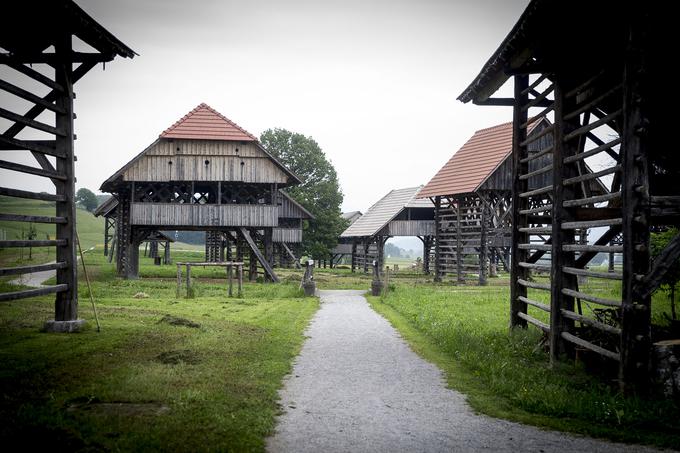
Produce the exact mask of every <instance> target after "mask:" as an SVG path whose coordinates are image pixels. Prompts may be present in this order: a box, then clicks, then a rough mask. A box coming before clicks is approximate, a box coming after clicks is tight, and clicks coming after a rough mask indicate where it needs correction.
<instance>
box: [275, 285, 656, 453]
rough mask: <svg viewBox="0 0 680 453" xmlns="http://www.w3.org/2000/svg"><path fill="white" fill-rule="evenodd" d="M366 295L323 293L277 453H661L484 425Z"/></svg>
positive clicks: (490, 421) (287, 390) (293, 381)
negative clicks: (404, 452) (462, 452)
mask: <svg viewBox="0 0 680 453" xmlns="http://www.w3.org/2000/svg"><path fill="white" fill-rule="evenodd" d="M362 293H363V292H362V291H321V301H322V305H321V309H320V310H319V311H318V312H317V314H316V315H315V317H314V319H313V320H312V323H311V324H310V326H309V328H308V330H307V335H308V336H309V339H308V340H307V341H306V342H305V344H304V346H303V348H302V352H301V353H300V356H299V357H298V358H297V360H296V362H295V365H294V369H293V373H292V374H291V375H290V376H289V377H288V378H287V379H286V382H285V386H284V389H283V390H282V391H281V405H282V408H283V409H284V413H283V415H281V416H280V417H279V418H278V424H277V429H276V433H275V434H274V435H273V437H271V438H269V439H268V440H267V449H268V450H269V451H270V452H345V451H346V452H349V451H351V452H365V451H370V452H395V451H424V452H433V451H494V452H496V451H498V452H514V453H518V452H553V451H554V452H561V453H562V452H584V451H587V452H615V451H616V452H620V451H621V452H643V451H657V450H653V449H648V448H645V447H640V446H627V445H621V444H612V443H608V442H604V441H600V440H594V439H589V438H583V437H578V436H572V435H565V434H561V433H558V432H551V431H542V430H540V429H537V428H534V427H530V426H525V425H520V424H517V423H512V422H508V421H504V420H498V419H494V418H490V417H486V416H482V415H476V414H475V413H474V412H473V411H472V410H471V409H470V407H469V406H468V404H467V403H466V402H465V396H464V395H463V394H461V393H458V392H456V391H453V390H450V389H447V388H446V384H445V382H444V378H443V376H442V373H441V371H440V370H439V369H438V368H437V367H435V366H434V365H432V364H431V363H428V362H426V361H425V360H423V359H421V358H420V357H419V356H418V355H416V354H415V353H414V352H413V351H411V349H410V348H409V347H408V345H407V344H406V343H405V342H404V341H403V340H402V338H401V337H400V336H399V334H398V333H397V331H396V330H395V329H394V328H393V327H392V326H391V325H390V324H389V323H388V322H387V321H386V320H385V319H384V318H382V317H381V316H380V315H378V314H377V313H376V312H374V311H373V310H372V309H371V308H370V306H369V305H368V303H367V302H366V300H365V299H364V297H363V296H362Z"/></svg>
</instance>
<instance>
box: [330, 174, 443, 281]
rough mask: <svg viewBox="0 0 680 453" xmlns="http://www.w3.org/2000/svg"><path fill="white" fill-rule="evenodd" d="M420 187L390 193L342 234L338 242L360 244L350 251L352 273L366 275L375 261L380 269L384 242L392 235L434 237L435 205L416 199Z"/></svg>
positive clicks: (428, 201)
mask: <svg viewBox="0 0 680 453" xmlns="http://www.w3.org/2000/svg"><path fill="white" fill-rule="evenodd" d="M421 187H422V186H418V187H409V188H406V189H397V190H392V191H391V192H389V193H388V194H387V195H385V196H384V197H383V198H381V199H380V200H378V201H377V202H376V203H375V204H374V205H373V206H371V207H370V208H369V209H368V211H366V213H365V214H363V215H362V216H361V217H358V218H357V219H356V220H355V221H354V222H353V223H352V224H351V225H350V226H349V227H347V229H346V230H345V231H343V232H342V234H341V235H340V241H344V242H345V243H348V242H351V243H353V244H357V245H359V246H358V247H353V249H352V270H354V268H355V267H359V268H363V270H364V273H368V268H369V266H371V265H372V262H373V261H374V260H376V261H377V262H378V264H379V266H380V268H381V269H382V265H383V261H384V256H383V255H384V253H383V250H384V247H385V242H387V240H388V239H389V238H390V237H392V236H421V237H428V238H429V237H431V236H432V235H433V234H434V204H433V203H432V202H431V201H430V200H427V199H418V198H417V195H418V192H419V191H420V189H421Z"/></svg>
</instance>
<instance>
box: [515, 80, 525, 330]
mask: <svg viewBox="0 0 680 453" xmlns="http://www.w3.org/2000/svg"><path fill="white" fill-rule="evenodd" d="M528 86H529V76H527V75H517V76H515V105H514V106H513V119H512V207H511V209H512V245H511V252H510V253H511V260H512V261H511V264H510V327H515V326H520V327H526V325H527V322H526V321H525V320H524V319H522V318H520V317H519V315H518V313H526V312H527V304H526V303H525V302H522V301H521V300H520V299H519V298H520V297H525V298H526V297H527V289H526V287H524V286H522V285H520V284H519V282H518V280H520V279H522V280H526V279H527V270H526V269H525V268H523V267H521V266H520V265H519V263H521V262H526V260H527V251H526V250H523V249H520V248H519V244H521V243H528V242H529V237H528V234H527V233H523V232H521V231H520V228H527V227H528V224H527V221H526V218H525V217H524V216H520V213H519V212H520V210H525V209H528V205H529V203H528V200H527V199H526V198H521V197H520V196H519V194H520V193H522V192H526V191H527V188H528V180H526V179H525V180H521V179H520V175H523V174H526V173H528V164H527V163H526V162H521V159H522V158H523V157H524V155H523V154H524V153H523V151H525V150H526V146H522V145H521V143H522V142H523V141H524V140H526V138H527V129H526V127H523V125H524V124H525V123H526V122H527V119H528V118H527V111H526V110H524V109H523V108H522V107H523V106H524V105H525V104H526V103H527V101H528V94H527V93H526V91H525V90H526V89H527V87H528Z"/></svg>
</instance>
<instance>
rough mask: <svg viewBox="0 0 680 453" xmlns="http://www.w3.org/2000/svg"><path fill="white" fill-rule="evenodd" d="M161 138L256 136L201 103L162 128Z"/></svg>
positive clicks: (252, 138) (238, 138)
mask: <svg viewBox="0 0 680 453" xmlns="http://www.w3.org/2000/svg"><path fill="white" fill-rule="evenodd" d="M160 137H161V138H187V139H194V140H228V141H245V142H254V141H257V138H255V136H254V135H253V134H251V133H250V132H248V131H246V130H245V129H243V128H242V127H240V126H239V125H238V124H236V123H234V122H233V121H231V120H230V119H229V118H227V117H226V116H224V115H222V114H221V113H219V112H218V111H216V110H215V109H213V108H212V107H210V106H209V105H208V104H205V103H201V104H199V105H198V107H196V108H195V109H193V110H192V111H190V112H189V113H187V114H186V115H184V116H183V117H182V118H180V119H179V120H178V121H177V122H176V123H175V124H173V125H172V126H170V127H169V128H167V129H166V130H164V131H163V132H162V133H161V135H160Z"/></svg>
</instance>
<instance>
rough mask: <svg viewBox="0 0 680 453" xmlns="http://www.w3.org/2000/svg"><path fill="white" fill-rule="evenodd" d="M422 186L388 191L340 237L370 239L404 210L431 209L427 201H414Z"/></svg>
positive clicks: (430, 204)
mask: <svg viewBox="0 0 680 453" xmlns="http://www.w3.org/2000/svg"><path fill="white" fill-rule="evenodd" d="M421 188H422V186H418V187H409V188H406V189H396V190H392V191H390V193H388V194H387V195H385V196H384V197H382V198H381V199H380V200H379V201H378V202H377V203H375V204H374V205H373V206H371V207H370V208H369V209H368V211H366V213H365V214H364V215H362V216H361V217H359V218H358V219H357V220H356V221H355V222H354V223H353V224H351V225H350V226H349V227H347V229H346V230H345V231H343V232H342V234H341V235H340V237H341V238H347V237H371V236H375V235H376V234H377V233H379V232H380V230H382V229H383V228H384V227H385V226H386V225H387V224H388V223H390V221H391V220H392V219H394V218H395V217H396V216H397V215H399V213H400V212H401V211H402V210H404V209H406V208H431V207H433V205H432V203H431V202H430V201H429V200H427V199H424V200H416V196H417V195H418V192H419V191H420V189H421Z"/></svg>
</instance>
